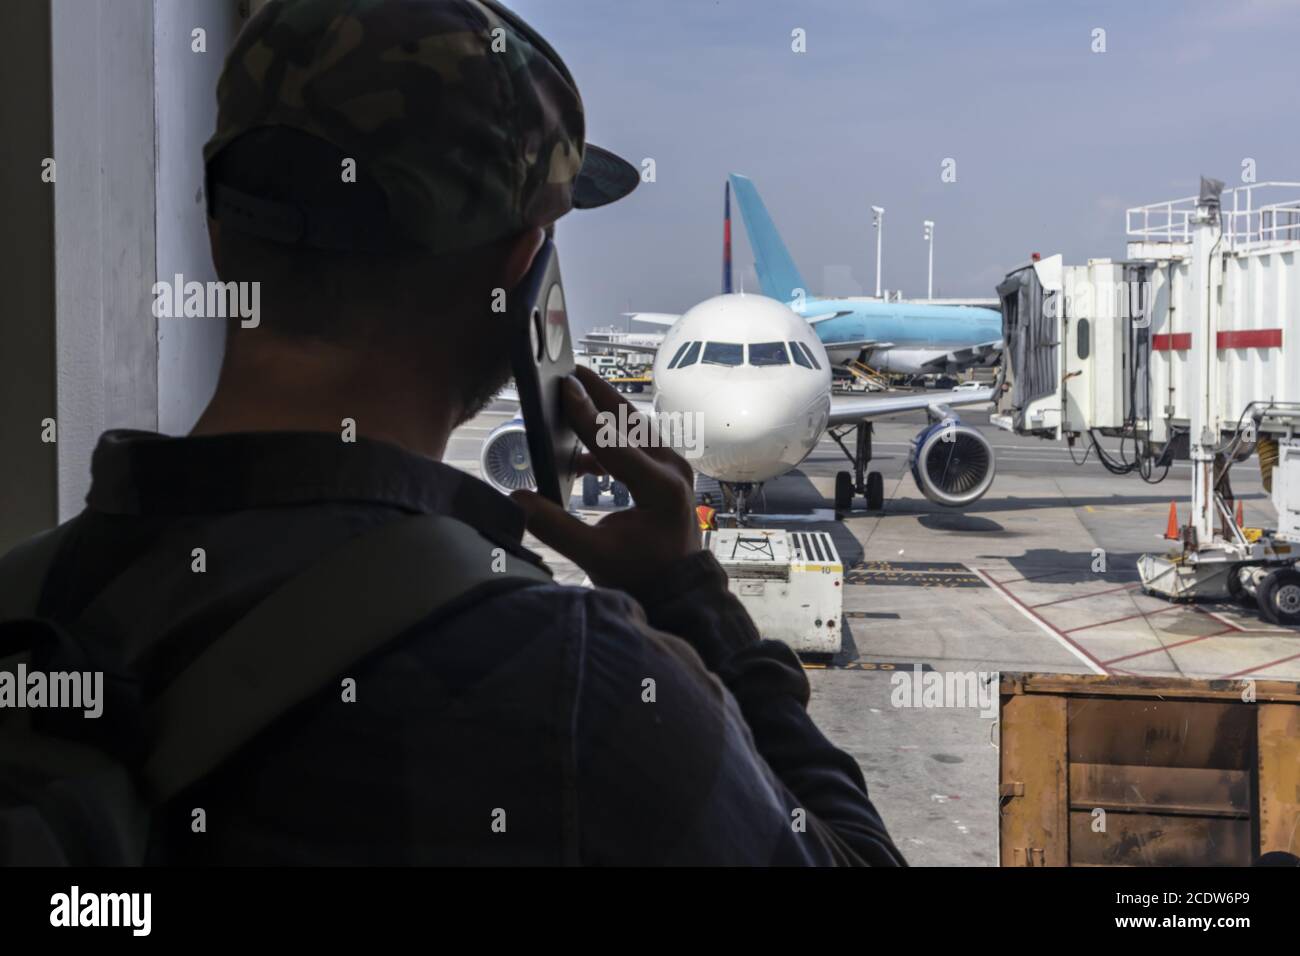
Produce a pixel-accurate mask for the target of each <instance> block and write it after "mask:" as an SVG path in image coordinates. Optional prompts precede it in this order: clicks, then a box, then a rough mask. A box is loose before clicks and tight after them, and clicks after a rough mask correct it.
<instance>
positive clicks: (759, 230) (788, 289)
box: [731, 173, 809, 302]
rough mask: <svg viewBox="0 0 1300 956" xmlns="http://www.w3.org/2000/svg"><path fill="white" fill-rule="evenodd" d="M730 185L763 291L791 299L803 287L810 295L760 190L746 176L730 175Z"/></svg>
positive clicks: (772, 295) (785, 300)
mask: <svg viewBox="0 0 1300 956" xmlns="http://www.w3.org/2000/svg"><path fill="white" fill-rule="evenodd" d="M731 188H732V191H733V192H735V194H736V202H737V203H738V204H739V206H740V215H741V216H742V217H744V220H745V232H746V234H748V236H749V245H750V247H751V248H752V249H753V250H754V268H755V269H757V270H758V281H759V284H760V285H762V287H763V294H764V295H766V296H771V297H772V298H773V299H778V300H780V301H781V302H789V301H790V300H792V299H793V298H795V295H796V293H795V290H796V289H802V290H803V294H804V295H808V294H809V292H808V286H806V285H805V284H804V281H803V276H801V275H799V270H798V269H797V268H796V267H795V264H794V260H793V259H791V258H790V251H789V250H788V249H786V247H785V243H784V242H782V241H781V236H780V234H779V233H778V232H777V231H776V226H775V225H774V224H773V223H772V217H771V216H769V215H768V214H767V207H766V206H764V205H763V200H762V199H760V198H759V196H758V190H757V189H755V188H754V184H753V183H752V182H750V180H749V179H748V178H746V177H745V176H740V175H738V174H736V173H732V174H731Z"/></svg>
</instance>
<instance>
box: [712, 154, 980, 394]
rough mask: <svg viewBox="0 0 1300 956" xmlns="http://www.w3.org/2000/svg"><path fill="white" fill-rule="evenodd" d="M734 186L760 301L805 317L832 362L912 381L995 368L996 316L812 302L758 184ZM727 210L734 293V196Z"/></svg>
mask: <svg viewBox="0 0 1300 956" xmlns="http://www.w3.org/2000/svg"><path fill="white" fill-rule="evenodd" d="M730 186H731V189H732V190H733V191H734V192H735V194H736V202H737V203H739V205H740V214H741V216H742V217H744V220H745V232H746V233H747V234H748V236H749V245H750V247H751V248H752V249H753V251H754V268H755V270H756V271H757V272H758V280H759V283H760V285H761V286H762V290H763V294H764V295H766V296H769V297H770V298H773V299H776V300H778V301H780V302H785V303H787V304H788V305H789V306H790V307H791V308H793V309H794V310H795V311H796V312H799V313H801V314H802V315H803V316H804V318H805V319H806V320H807V321H808V323H809V324H810V325H812V326H813V329H814V331H815V332H816V333H817V336H818V338H820V339H821V340H822V344H823V345H825V346H826V351H827V353H828V355H829V356H830V358H831V360H832V361H833V362H836V363H837V364H844V363H847V362H851V361H854V360H860V361H862V362H865V363H866V364H867V365H869V366H870V367H871V368H874V369H877V370H879V371H884V372H895V373H901V374H910V375H917V374H922V375H929V374H937V373H950V372H957V371H961V370H962V369H966V368H971V367H973V366H977V365H991V364H994V363H996V362H997V360H998V358H999V355H1000V353H1001V349H1002V314H1001V313H1000V312H998V311H995V310H993V309H986V308H977V307H973V306H965V305H931V304H927V303H924V302H882V301H881V300H880V299H876V298H870V297H854V298H843V299H833V298H824V297H822V296H817V295H814V294H813V293H812V292H811V290H809V288H808V284H807V283H806V282H804V280H803V276H802V275H800V273H799V269H798V268H797V267H796V266H795V264H794V260H793V259H792V258H791V257H790V252H789V250H788V249H786V247H785V243H784V242H782V241H781V236H780V234H779V233H778V232H777V230H776V225H775V224H774V223H773V222H772V217H771V216H770V215H769V214H768V212H767V207H766V206H764V205H763V200H762V199H760V198H759V195H758V190H757V189H756V188H755V187H754V184H753V182H752V181H751V180H749V179H748V178H747V177H745V176H740V175H738V174H735V173H733V174H732V175H731V177H730ZM725 209H726V211H725V213H724V215H725V216H726V218H727V224H726V226H725V228H724V233H723V235H724V237H725V239H726V245H727V248H725V249H724V267H723V287H724V291H727V292H730V291H731V250H730V237H731V223H730V215H731V212H730V197H728V200H727V204H726V207H725Z"/></svg>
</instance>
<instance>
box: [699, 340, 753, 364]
mask: <svg viewBox="0 0 1300 956" xmlns="http://www.w3.org/2000/svg"><path fill="white" fill-rule="evenodd" d="M703 362H704V364H705V365H744V364H745V346H743V345H736V344H735V343H732V342H709V343H707V344H706V345H705V346H704V358H703Z"/></svg>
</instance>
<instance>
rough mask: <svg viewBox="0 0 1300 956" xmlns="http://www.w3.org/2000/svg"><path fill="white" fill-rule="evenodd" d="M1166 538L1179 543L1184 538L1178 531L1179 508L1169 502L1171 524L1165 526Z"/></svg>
mask: <svg viewBox="0 0 1300 956" xmlns="http://www.w3.org/2000/svg"><path fill="white" fill-rule="evenodd" d="M1165 538H1167V539H1168V540H1170V541H1178V540H1179V539H1180V538H1182V534H1181V532H1179V530H1178V506H1177V505H1176V504H1174V503H1173V502H1172V501H1171V502H1169V523H1168V524H1166V525H1165Z"/></svg>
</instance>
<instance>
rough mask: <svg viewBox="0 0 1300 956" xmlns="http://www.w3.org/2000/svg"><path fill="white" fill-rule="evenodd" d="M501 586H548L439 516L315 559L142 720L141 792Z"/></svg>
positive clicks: (232, 747) (200, 767) (167, 793)
mask: <svg viewBox="0 0 1300 956" xmlns="http://www.w3.org/2000/svg"><path fill="white" fill-rule="evenodd" d="M503 566H504V568H505V570H504V571H501V570H494V567H495V568H502V567H503ZM508 579H517V581H519V582H522V583H525V584H527V583H534V584H549V583H552V580H551V576H550V574H549V573H547V572H546V571H545V570H543V569H541V568H538V567H537V566H535V565H533V564H531V563H529V562H527V561H523V560H521V559H519V558H516V557H514V556H512V555H509V554H508V553H507V552H506V551H505V550H504V549H497V548H495V547H494V546H493V545H492V544H491V542H489V541H487V540H486V539H485V538H483V537H482V536H481V535H480V534H479V533H478V532H477V531H475V530H474V529H473V528H471V527H470V526H469V525H466V524H464V523H463V522H460V521H457V520H456V519H454V518H449V517H446V516H443V515H429V514H426V515H418V516H415V517H410V518H399V519H396V520H394V521H390V522H388V523H386V524H384V525H381V526H380V527H379V528H376V529H374V530H371V531H367V532H365V533H363V534H361V535H359V536H358V537H356V538H354V539H352V540H351V541H349V542H347V543H346V544H344V545H342V546H340V547H339V548H337V549H335V550H333V551H331V552H329V553H327V554H326V555H325V556H324V557H323V558H322V559H321V560H320V561H318V562H317V563H315V564H313V565H312V566H311V567H310V568H308V569H307V570H306V571H304V572H303V573H302V574H300V575H299V576H297V577H295V578H293V579H292V580H290V581H289V582H288V583H286V584H285V585H284V586H282V587H281V588H279V589H278V590H276V591H275V592H273V593H272V594H270V595H269V596H267V597H266V598H265V599H264V600H263V601H262V602H261V603H260V604H258V605H257V606H256V607H254V608H253V609H252V610H251V611H250V612H249V613H248V614H246V615H245V616H244V617H243V618H241V619H240V620H239V621H238V622H237V623H236V624H235V625H234V626H233V627H232V628H231V629H230V630H229V631H227V632H226V633H224V634H223V635H221V637H219V638H217V639H216V641H215V642H213V644H212V645H211V646H209V647H208V649H207V650H206V651H204V652H203V654H201V655H200V656H199V657H198V658H197V659H196V660H195V661H194V662H193V663H191V664H190V666H189V667H188V668H187V669H186V670H184V671H182V672H181V674H180V675H179V676H178V677H177V678H176V680H175V681H173V682H172V684H171V685H170V686H169V687H168V688H167V689H166V690H165V691H164V692H163V693H162V695H161V697H160V698H159V699H158V700H157V702H156V703H155V704H154V705H153V707H152V708H151V711H150V714H149V719H150V724H151V726H153V727H154V728H156V733H157V736H156V738H155V741H154V745H153V749H152V751H151V754H150V757H149V759H148V760H147V761H146V764H145V769H144V774H143V781H144V785H145V789H146V792H147V793H148V794H149V796H150V798H151V799H152V800H154V801H156V802H158V803H161V802H163V801H166V800H167V799H168V798H170V797H172V796H174V795H176V794H177V793H179V792H180V791H181V790H183V789H185V788H186V787H187V786H189V785H190V784H191V783H194V782H196V781H198V780H199V779H200V778H202V777H203V776H205V775H206V774H207V773H209V772H210V771H212V770H214V769H216V767H217V766H218V765H219V764H221V763H222V762H223V761H224V760H226V759H227V758H228V757H230V756H231V755H232V754H234V753H235V751H237V750H238V749H239V748H240V747H242V746H243V745H244V744H245V743H247V742H248V741H249V740H251V739H252V738H253V737H255V736H256V735H257V734H258V733H260V732H261V731H262V730H264V729H266V728H267V727H268V726H269V725H270V724H271V723H273V722H274V721H275V720H276V719H277V718H279V717H280V716H282V715H283V714H285V713H286V712H287V711H289V710H290V709H292V708H293V707H294V706H296V705H298V704H300V703H302V702H303V701H305V700H307V699H308V698H309V697H311V696H312V695H313V694H315V693H317V692H319V691H320V690H321V688H323V687H324V686H325V685H326V684H327V683H328V682H329V681H330V680H331V679H333V678H335V677H337V676H338V675H340V674H341V673H343V672H344V671H345V670H346V669H347V668H348V667H350V666H351V665H353V664H355V663H356V662H357V661H359V660H360V659H361V658H363V657H365V656H366V655H368V654H369V653H371V652H372V651H375V650H377V649H379V648H380V647H382V646H383V645H384V644H386V643H388V642H389V641H391V640H392V639H394V638H396V637H397V636H398V635H399V634H401V633H403V632H404V631H406V630H408V629H409V628H411V627H412V626H414V625H415V624H417V623H419V622H420V621H422V620H424V619H425V618H427V617H429V616H430V615H431V614H433V613H434V612H435V611H438V610H439V609H442V608H445V607H447V605H449V604H450V603H452V602H453V601H455V600H456V599H457V598H458V597H461V596H462V595H465V594H466V593H467V592H469V591H470V590H472V589H474V588H476V587H478V586H480V585H486V584H489V583H491V582H493V581H501V580H508Z"/></svg>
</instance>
